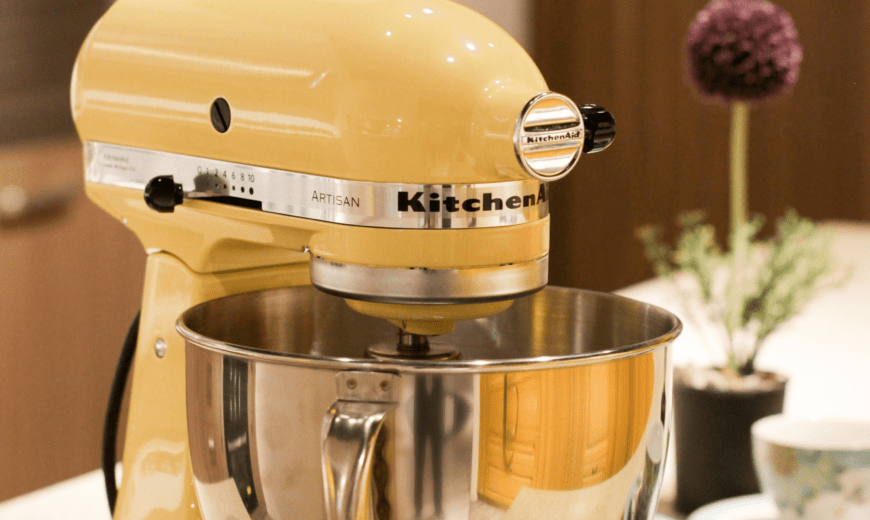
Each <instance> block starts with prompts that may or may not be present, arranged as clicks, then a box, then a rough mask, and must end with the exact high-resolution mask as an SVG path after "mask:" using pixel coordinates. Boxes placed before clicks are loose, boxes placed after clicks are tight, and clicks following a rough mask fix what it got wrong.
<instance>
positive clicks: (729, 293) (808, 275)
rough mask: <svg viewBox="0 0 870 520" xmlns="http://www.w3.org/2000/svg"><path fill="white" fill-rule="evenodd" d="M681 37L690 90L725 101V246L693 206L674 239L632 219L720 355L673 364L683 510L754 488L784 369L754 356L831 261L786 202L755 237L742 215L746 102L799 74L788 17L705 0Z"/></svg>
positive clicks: (754, 223) (746, 1) (736, 2)
mask: <svg viewBox="0 0 870 520" xmlns="http://www.w3.org/2000/svg"><path fill="white" fill-rule="evenodd" d="M686 49H687V54H688V59H689V71H690V76H691V79H692V82H693V83H694V85H695V87H696V89H697V90H698V92H699V93H700V94H701V96H702V97H704V98H706V99H712V100H716V101H718V102H720V103H722V104H724V105H725V106H726V107H728V108H729V109H730V111H731V136H730V185H731V190H730V220H731V223H730V224H731V226H730V233H729V244H728V246H729V247H728V249H727V250H725V249H724V248H722V247H720V246H719V244H718V242H717V240H716V233H715V229H714V228H713V226H712V225H710V224H708V223H707V222H706V220H705V216H704V213H703V212H701V211H693V212H688V213H684V214H682V215H680V216H679V217H678V225H679V227H680V232H679V234H678V238H677V240H676V243H675V244H674V245H673V246H672V245H669V244H667V243H666V242H665V241H664V240H663V239H662V230H661V228H659V227H656V226H644V227H642V228H640V229H638V231H637V236H638V238H639V239H640V240H641V242H642V243H643V245H644V249H645V254H646V257H647V258H648V260H649V261H650V262H651V264H652V267H653V269H654V271H655V273H656V274H657V275H659V276H662V277H665V278H669V279H671V280H672V281H673V283H674V284H675V285H676V287H677V288H678V291H679V293H680V295H681V297H682V299H683V307H684V311H685V312H684V313H683V318H684V319H686V320H687V321H689V322H696V324H697V325H698V328H699V330H700V331H702V332H704V333H705V336H706V337H707V339H708V340H709V341H710V342H712V343H715V344H717V345H720V346H721V347H722V351H723V353H724V356H723V357H722V359H723V362H722V363H721V365H719V366H714V367H708V368H688V367H686V368H681V369H678V370H677V371H676V373H675V378H674V406H675V421H676V445H677V504H676V505H677V508H678V509H679V510H681V511H683V512H689V511H692V510H694V509H696V508H697V507H699V506H701V505H704V504H706V503H709V502H712V501H715V500H718V499H722V498H727V497H730V496H737V495H743V494H750V493H758V491H759V488H758V483H757V481H756V477H755V473H754V470H753V466H752V455H751V438H750V426H751V425H752V423H753V422H755V421H756V420H758V419H760V418H761V417H764V416H767V415H772V414H775V413H779V412H781V411H782V408H783V400H784V393H785V384H786V378H785V377H783V376H782V375H779V374H775V373H771V372H765V371H760V370H758V369H757V368H756V366H755V360H756V358H757V356H758V354H759V352H760V350H761V348H762V347H763V346H764V343H765V340H766V339H767V337H768V336H769V335H770V334H771V332H773V331H774V330H775V329H776V328H777V327H778V326H779V325H780V324H782V323H783V322H785V321H786V320H788V319H789V318H791V317H792V316H794V315H795V314H797V313H798V312H799V311H800V310H801V309H802V308H803V306H804V305H805V304H806V303H807V301H808V300H809V299H810V298H811V297H812V296H813V295H814V294H815V293H816V292H817V291H818V290H819V289H820V288H821V286H822V285H825V284H827V283H830V275H831V273H832V272H833V271H834V269H835V264H834V261H833V260H832V258H831V256H830V253H829V249H830V247H829V245H830V244H829V238H828V237H827V236H825V235H824V234H823V233H822V232H821V231H820V230H819V229H818V228H817V226H816V225H815V224H814V223H813V222H811V221H810V220H808V219H805V218H801V217H799V216H798V215H797V213H796V212H794V211H789V212H787V213H786V214H785V216H783V217H782V218H781V219H779V221H778V223H777V225H776V231H775V233H774V235H773V236H772V237H771V238H769V239H761V238H760V232H761V228H762V225H763V223H764V219H763V217H761V216H753V217H752V218H749V217H748V216H747V193H746V163H747V148H748V139H747V136H748V127H749V109H750V106H757V105H759V104H761V103H762V102H763V101H766V100H769V99H771V98H773V97H775V96H777V95H780V94H783V93H785V92H787V91H789V90H790V89H791V87H792V86H793V85H794V83H795V81H796V80H797V75H798V67H799V64H800V62H801V59H802V49H801V46H800V44H799V42H798V40H797V32H796V30H795V28H794V24H793V22H792V19H791V17H790V16H789V15H788V13H786V12H785V11H784V10H783V9H781V8H780V7H777V6H775V5H774V4H772V3H770V2H767V1H762V0H714V1H713V2H711V3H710V4H708V5H707V6H706V7H705V8H704V9H702V10H701V11H700V12H699V13H698V15H697V17H696V19H695V21H694V22H693V24H692V25H691V27H690V30H689V35H688V38H687V45H686Z"/></svg>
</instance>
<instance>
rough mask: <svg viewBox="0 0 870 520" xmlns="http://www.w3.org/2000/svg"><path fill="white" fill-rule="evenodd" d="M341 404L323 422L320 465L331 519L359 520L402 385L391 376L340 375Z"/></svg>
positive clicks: (358, 373)
mask: <svg viewBox="0 0 870 520" xmlns="http://www.w3.org/2000/svg"><path fill="white" fill-rule="evenodd" d="M335 380H336V386H337V389H338V400H337V401H336V402H335V403H333V405H332V406H331V407H330V408H329V411H327V412H326V416H325V417H324V418H323V430H322V451H321V463H322V465H323V493H324V500H325V501H326V518H327V520H358V519H359V518H365V516H364V515H362V516H361V515H360V508H361V507H363V506H364V504H365V503H366V500H365V493H366V492H367V490H368V489H369V486H368V482H369V479H370V475H371V466H372V453H373V451H374V448H375V441H376V440H377V437H378V432H380V430H381V426H382V425H383V424H384V420H385V419H386V418H387V415H388V414H389V413H390V412H391V411H392V410H393V409H394V408H396V406H397V405H398V399H397V398H396V396H397V395H398V389H399V380H400V377H399V376H398V375H397V374H393V373H388V372H357V371H346V372H339V373H338V374H337V375H336V379H335Z"/></svg>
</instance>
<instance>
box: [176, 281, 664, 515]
mask: <svg viewBox="0 0 870 520" xmlns="http://www.w3.org/2000/svg"><path fill="white" fill-rule="evenodd" d="M178 329H179V331H180V332H181V334H182V335H183V336H184V337H185V339H186V344H187V347H186V356H187V358H186V364H187V410H188V428H189V437H190V449H191V459H192V463H193V471H194V477H195V480H196V489H197V494H198V498H199V501H200V506H201V509H202V512H203V515H204V518H205V519H206V520H216V519H221V520H223V519H225V518H238V519H248V518H273V519H276V520H283V519H287V520H290V519H294V520H296V519H300V518H305V519H330V520H332V519H342V520H357V519H359V518H368V519H372V520H374V519H377V520H387V519H391V520H406V519H407V520H409V519H422V518H443V519H450V520H459V519H462V520H465V519H524V520H528V519H537V518H541V519H544V518H546V519H558V518H571V519H579V520H584V519H600V518H610V519H618V518H624V519H647V518H649V515H650V514H651V511H653V510H654V509H655V505H656V502H657V496H658V488H659V483H660V477H661V467H662V463H663V457H664V452H665V451H666V448H667V442H668V435H669V431H670V423H671V418H670V406H671V405H670V392H671V379H670V378H671V364H670V357H669V355H668V350H669V349H668V345H669V344H670V343H671V341H673V339H674V338H675V337H676V336H677V335H678V334H679V333H680V330H681V325H680V322H679V320H677V318H676V317H675V316H673V315H672V314H670V313H668V312H667V311H664V310H662V309H659V308H657V307H654V306H651V305H647V304H643V303H640V302H636V301H633V300H629V299H626V298H621V297H618V296H614V295H609V294H603V293H593V292H586V291H578V290H571V289H560V288H552V287H551V288H547V289H545V290H543V291H541V292H539V293H537V294H535V295H532V296H527V297H525V298H521V299H519V300H517V301H516V302H515V303H514V305H513V306H512V307H511V308H509V309H508V310H507V311H504V312H502V313H501V314H498V315H495V316H492V317H489V318H484V319H479V320H474V321H467V322H463V323H458V324H457V327H456V329H455V330H454V331H452V332H450V333H449V334H445V335H443V336H439V337H436V338H434V339H433V340H432V341H433V342H434V343H436V344H442V345H443V344H449V345H451V346H452V347H455V348H458V349H459V351H460V353H461V354H460V356H459V357H458V358H456V359H452V360H447V361H414V360H402V359H398V360H396V359H392V360H378V359H371V358H367V357H366V355H365V353H366V351H367V349H368V348H369V347H370V346H372V345H375V344H378V343H383V342H390V341H393V342H395V341H397V335H396V331H397V329H396V328H395V327H393V326H391V325H390V324H389V323H388V322H386V321H383V320H378V319H375V318H370V317H366V316H363V315H360V314H357V313H355V312H353V311H352V310H350V308H349V307H347V305H346V304H345V303H344V302H343V300H341V299H340V298H336V297H332V296H328V295H325V294H323V293H320V292H318V291H317V290H316V289H313V288H312V287H297V288H288V289H278V290H270V291H263V292H255V293H248V294H242V295H236V296H230V297H227V298H222V299H219V300H214V301H211V302H206V303H204V304H201V305H198V306H196V307H194V308H192V309H190V310H188V311H187V312H185V313H184V314H183V315H182V317H181V318H180V319H179V325H178Z"/></svg>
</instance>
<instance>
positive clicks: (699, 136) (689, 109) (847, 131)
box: [532, 0, 870, 290]
mask: <svg viewBox="0 0 870 520" xmlns="http://www.w3.org/2000/svg"><path fill="white" fill-rule="evenodd" d="M705 3H706V2H705V1H703V0H675V1H673V2H647V1H644V0H615V1H604V0H595V1H582V2H577V1H574V0H535V3H534V8H533V11H532V12H533V17H534V22H533V23H534V31H533V32H534V34H533V42H534V52H533V57H534V58H535V59H536V61H537V63H538V65H539V67H540V68H541V71H542V72H543V74H544V77H545V78H547V81H548V83H549V85H550V88H551V89H553V90H555V91H557V92H562V93H564V94H566V95H568V96H570V97H572V98H573V99H575V100H576V101H578V102H582V103H586V102H594V103H598V104H600V105H602V106H605V107H607V108H608V109H610V110H612V111H613V113H614V114H615V116H616V119H617V124H618V132H617V138H616V141H615V142H614V144H613V146H612V147H611V148H610V149H608V150H607V151H605V152H603V153H601V154H599V155H592V156H588V157H584V158H582V159H581V161H580V164H579V165H578V167H577V168H576V170H575V171H574V172H573V173H572V174H571V175H569V176H568V177H566V178H565V179H563V180H561V181H558V182H556V183H555V184H554V186H553V189H552V190H551V199H550V209H551V214H552V250H551V258H550V283H551V284H554V285H565V286H572V287H585V288H591V289H599V290H613V289H616V288H619V287H623V286H625V285H629V284H631V283H634V282H637V281H639V280H642V279H644V278H646V277H649V276H651V274H652V273H651V271H650V269H649V268H648V266H647V264H646V262H645V260H644V259H643V255H642V249H641V247H640V245H639V244H638V243H637V241H636V240H635V239H634V237H633V234H632V232H633V229H634V228H636V227H637V226H639V225H642V224H644V223H648V222H659V223H663V224H671V223H672V222H673V219H674V217H675V216H676V214H677V213H678V212H680V211H683V210H688V209H694V208H704V209H706V210H707V211H708V213H709V215H710V217H711V220H712V222H713V223H715V224H716V226H717V229H718V230H719V232H720V234H721V235H724V234H725V230H726V226H727V222H728V216H727V212H728V163H727V161H728V142H727V141H728V124H729V115H728V111H727V109H726V108H724V107H722V106H720V105H717V104H709V103H703V102H701V101H700V100H699V99H698V98H697V96H696V95H695V93H694V91H693V89H692V87H691V86H690V85H689V82H688V79H687V75H686V74H687V73H686V68H685V57H684V50H683V45H684V39H685V36H686V33H687V32H688V27H689V24H690V23H691V21H692V20H693V18H694V16H695V14H696V12H697V11H698V10H699V9H700V8H702V7H703V6H704V5H705ZM779 3H780V4H781V5H783V6H784V7H785V8H787V9H788V10H789V11H790V12H791V13H792V16H793V17H794V19H795V23H796V25H797V28H798V33H799V37H800V39H801V42H802V44H803V46H804V53H805V58H804V63H803V66H802V70H801V77H800V79H799V80H798V84H797V86H796V88H795V90H794V92H793V93H792V94H791V95H790V96H788V97H786V98H783V99H779V100H776V101H774V102H773V103H769V104H767V105H765V106H762V107H760V108H758V109H753V110H752V113H751V130H750V139H751V144H750V166H749V177H750V180H749V187H750V188H749V189H750V210H751V211H753V212H760V213H763V214H765V215H768V216H769V217H771V218H770V220H771V221H772V220H773V219H774V218H775V217H776V216H779V215H781V214H782V213H783V211H784V210H785V208H787V207H794V208H796V209H797V210H798V212H800V213H801V214H804V215H807V216H810V217H813V218H817V219H831V218H835V219H854V220H870V173H868V165H870V145H868V142H867V140H868V137H870V104H868V96H870V68H868V66H867V63H870V53H868V49H870V4H868V3H867V2H863V1H861V0H842V1H838V2H834V3H831V2H826V3H818V2H801V1H799V0H782V1H781V2H779ZM770 229H771V225H770V224H769V225H768V228H767V230H768V231H769V230H770Z"/></svg>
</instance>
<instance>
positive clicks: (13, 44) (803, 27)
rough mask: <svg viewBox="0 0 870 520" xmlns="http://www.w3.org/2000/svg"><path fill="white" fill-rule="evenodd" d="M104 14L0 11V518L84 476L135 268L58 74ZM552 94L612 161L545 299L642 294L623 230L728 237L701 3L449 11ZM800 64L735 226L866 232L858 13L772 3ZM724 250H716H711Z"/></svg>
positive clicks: (559, 254)
mask: <svg viewBox="0 0 870 520" xmlns="http://www.w3.org/2000/svg"><path fill="white" fill-rule="evenodd" d="M110 3H111V2H108V1H94V0H51V1H48V0H0V461H3V462H2V464H0V466H2V467H3V471H0V501H2V500H4V499H7V498H10V497H13V496H17V495H20V494H22V493H25V492H28V491H31V490H34V489H37V488H40V487H43V486H46V485H48V484H51V483H53V482H58V481H61V480H64V479H67V478H69V477H72V476H75V475H79V474H81V473H84V472H86V471H90V470H93V469H95V468H97V467H98V466H99V448H100V439H101V428H102V421H103V414H104V409H105V405H106V402H107V399H108V392H109V387H110V384H111V379H112V374H113V371H114V367H115V363H116V362H117V358H118V354H119V352H120V347H121V342H122V340H123V337H124V334H125V332H126V328H127V327H128V326H129V323H130V321H131V320H132V318H133V316H134V315H135V313H136V310H137V309H138V307H139V299H140V297H141V286H142V279H143V276H144V262H145V253H144V251H143V250H142V248H141V245H140V244H139V242H138V240H137V239H136V237H135V236H134V235H133V234H132V233H129V232H128V231H127V230H125V229H124V227H123V226H122V224H120V223H119V222H117V221H115V220H114V219H112V218H110V217H109V216H108V215H106V214H103V213H102V212H101V211H100V210H98V209H97V208H96V206H94V205H92V204H91V203H89V202H88V201H87V199H86V198H85V196H84V190H83V171H82V157H81V148H80V145H79V143H78V141H77V139H76V136H75V131H74V128H73V125H72V120H71V117H70V110H69V80H70V75H71V71H72V64H73V61H74V60H75V56H76V53H77V51H78V48H79V46H80V44H81V42H82V41H83V40H84V38H85V36H86V34H87V32H88V30H89V29H90V27H91V26H92V25H93V24H94V23H95V22H96V20H97V19H98V18H99V16H100V15H101V14H102V13H103V12H104V10H105V9H107V8H108V5H109V4H110ZM462 3H464V4H466V5H468V6H469V7H472V8H474V9H476V10H478V11H480V12H481V13H483V14H484V15H486V16H488V17H489V18H491V19H492V20H494V21H495V22H497V23H498V24H500V25H501V26H502V27H504V28H505V29H506V30H507V31H508V32H510V33H511V34H512V35H513V36H514V37H515V38H516V39H517V40H518V41H519V42H520V43H521V44H522V45H523V46H524V47H525V48H526V49H527V50H528V51H529V53H530V54H531V55H532V57H533V58H534V59H535V60H536V62H537V63H538V66H539V67H540V69H541V71H542V72H543V74H544V77H545V78H546V79H547V81H548V83H549V85H550V88H551V89H552V90H554V91H557V92H561V93H564V94H566V95H568V96H569V97H571V98H573V99H575V100H577V101H578V102H582V103H587V102H594V103H598V104H600V105H602V106H604V107H607V108H608V109H609V110H611V111H612V112H613V113H614V114H615V115H616V117H617V120H618V123H619V134H618V137H617V140H616V142H615V143H614V145H613V148H612V149H611V150H610V151H609V152H608V153H605V154H600V155H594V156H589V157H586V158H584V159H583V160H581V162H580V164H579V166H578V168H577V170H576V171H575V172H574V173H573V174H572V175H569V176H568V177H567V178H565V179H564V180H561V181H559V182H558V183H556V184H555V185H554V187H553V189H552V190H551V206H550V210H551V213H552V215H553V219H552V250H551V261H550V266H551V267H550V283H551V284H554V285H562V286H571V287H581V288H587V289H597V290H606V291H611V290H616V289H619V288H622V287H625V286H628V285H631V284H633V283H636V282H639V281H641V280H644V279H647V278H649V277H651V276H652V272H651V271H650V269H649V268H648V266H647V263H646V261H645V260H644V258H643V254H642V249H641V246H640V244H639V243H638V242H637V240H635V238H634V236H633V230H634V229H635V228H636V227H637V226H640V225H642V224H645V223H650V222H652V223H662V224H670V223H671V222H672V221H673V219H674V217H675V216H676V215H677V213H679V212H680V211H683V210H688V209H693V208H704V209H706V210H707V211H708V213H709V215H710V219H711V221H712V223H713V224H715V225H716V228H717V230H719V232H720V233H723V232H724V231H725V230H727V218H728V217H727V214H728V170H727V169H728V140H727V138H728V121H729V115H728V111H727V110H726V109H725V108H723V107H721V106H718V105H715V104H704V103H702V102H700V101H699V100H698V99H697V97H696V96H695V94H694V91H693V89H692V88H691V87H690V85H689V82H688V79H687V74H686V69H685V64H684V52H683V45H684V43H683V42H684V39H685V36H686V32H687V29H688V26H689V24H690V22H691V21H692V19H693V17H694V15H695V13H696V12H697V11H698V10H699V9H700V8H701V7H703V5H704V4H705V3H706V1H705V0H673V1H669V2H649V1H645V0H585V1H582V2H578V1H576V0H464V1H463V2H462ZM778 3H779V4H780V5H782V6H783V7H785V8H786V9H787V10H789V11H790V12H791V14H792V16H793V18H794V20H795V24H796V26H797V28H798V32H799V37H800V39H801V42H802V44H803V47H804V61H803V64H802V66H801V78H800V79H799V81H798V82H797V86H796V88H795V90H794V91H793V93H792V94H791V95H789V96H787V97H785V98H782V99H779V100H777V101H775V102H774V103H772V104H768V105H766V106H765V107H764V108H763V109H760V110H754V111H753V112H752V117H751V131H750V152H749V153H750V161H749V162H750V164H749V172H750V181H749V193H750V210H751V211H752V212H758V213H763V214H765V215H767V216H768V217H769V219H768V220H769V223H768V231H769V230H770V225H771V223H772V221H773V219H774V217H776V216H779V215H782V214H783V212H784V210H785V209H786V208H788V207H794V208H796V209H797V210H798V212H799V213H800V214H802V215H805V216H809V217H812V218H815V219H820V220H826V219H840V220H851V221H865V222H866V221H870V67H867V66H866V64H867V63H868V61H870V3H868V2H866V1H862V0H838V1H837V2H800V1H797V0H779V1H778ZM720 238H722V237H720Z"/></svg>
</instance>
